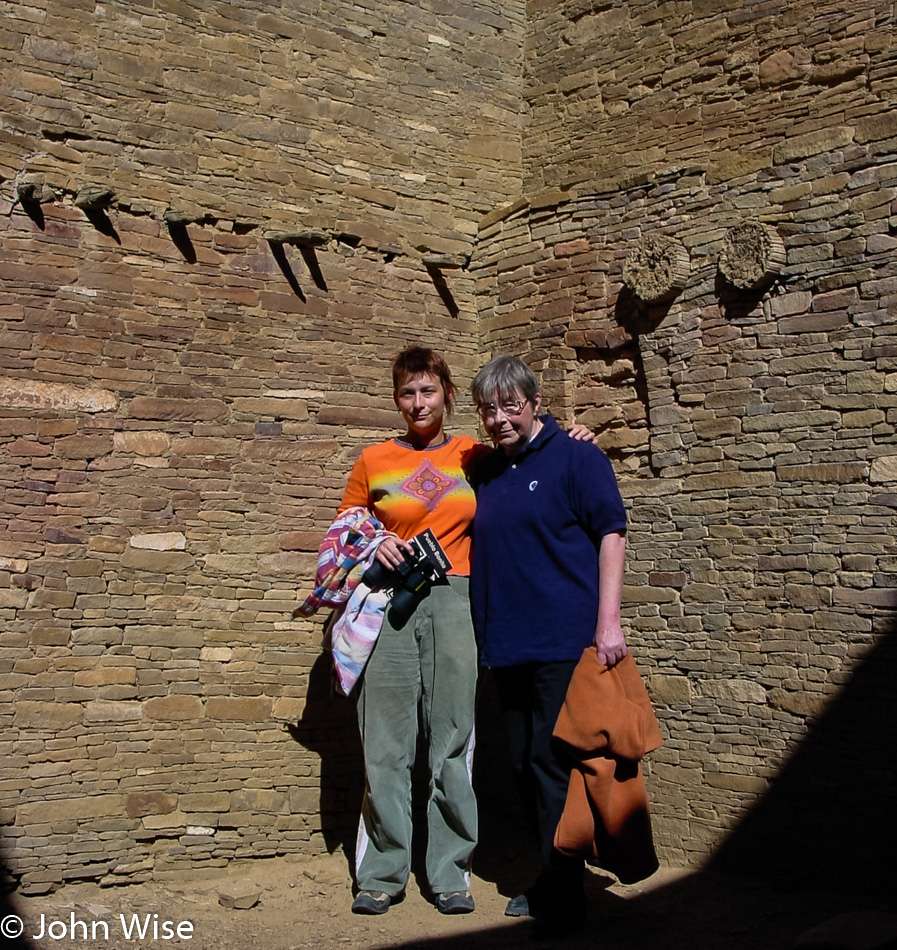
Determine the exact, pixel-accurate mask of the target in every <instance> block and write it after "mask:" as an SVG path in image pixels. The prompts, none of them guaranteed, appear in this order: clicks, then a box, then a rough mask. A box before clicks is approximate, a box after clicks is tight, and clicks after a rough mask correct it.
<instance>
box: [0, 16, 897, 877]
mask: <svg viewBox="0 0 897 950" xmlns="http://www.w3.org/2000/svg"><path fill="white" fill-rule="evenodd" d="M0 10H2V12H3V14H4V19H3V24H2V26H0V179H2V181H0V210H2V212H3V213H2V215H0V320H2V324H0V446H2V447H0V486H2V490H3V492H2V498H0V506H2V513H3V530H2V531H0V623H2V629H0V671H2V674H3V676H2V685H0V725H2V727H3V735H2V739H0V753H2V757H3V758H2V764H0V823H2V826H3V851H4V859H5V863H6V864H7V865H8V866H9V869H10V871H11V872H12V873H13V875H14V876H15V877H16V878H17V880H18V882H19V884H20V886H21V887H22V888H23V889H24V890H25V891H27V892H31V893H39V892H42V891H46V890H49V889H51V888H54V887H57V886H58V885H59V884H61V883H63V882H65V881H71V880H79V879H93V880H99V881H102V882H104V883H106V884H114V883H119V882H132V881H136V880H140V879H141V878H143V877H146V876H149V875H155V876H160V875H165V874H166V873H168V872H169V871H171V870H172V869H177V868H187V867H190V868H194V869H196V870H197V871H200V870H201V869H203V868H207V867H217V866H221V865H223V864H225V863H226V862H227V861H228V860H230V859H231V858H233V857H262V856H268V855H272V854H282V853H287V852H309V851H315V850H320V849H322V848H325V847H333V846H334V841H335V838H337V839H338V838H340V837H342V838H343V839H345V838H346V837H348V836H350V835H351V825H352V824H353V822H354V820H355V817H356V814H357V800H356V797H355V796H356V795H357V780H358V775H357V767H358V756H357V747H356V746H355V745H354V743H356V742H357V739H356V738H355V735H354V729H353V727H352V722H351V713H350V711H349V709H348V706H347V704H342V705H340V704H333V703H331V702H329V701H328V699H327V677H326V672H327V671H326V668H325V666H322V664H321V663H320V660H319V655H320V636H321V629H320V618H319V619H316V620H314V621H312V622H299V621H293V620H292V619H291V618H290V611H291V609H292V607H293V606H294V605H295V604H296V602H297V600H298V598H299V596H300V595H301V593H304V592H306V591H307V590H308V589H309V587H310V583H311V577H312V573H313V564H314V552H315V550H316V548H317V545H318V543H319V540H320V536H321V534H322V532H323V530H324V528H325V527H326V525H327V524H328V523H329V521H330V518H331V516H332V514H333V512H334V510H335V506H336V503H337V501H338V498H339V495H340V493H341V490H342V487H343V484H344V480H345V475H346V472H347V470H348V468H349V466H350V465H351V463H352V461H353V459H354V457H355V454H356V452H357V450H358V448H359V446H360V445H362V444H363V443H365V442H368V441H370V440H372V439H375V438H383V437H385V436H386V435H387V434H388V433H390V432H391V431H393V429H394V426H395V423H396V415H395V411H394V408H393V406H392V401H391V398H390V384H389V380H388V379H387V373H388V366H389V361H390V358H391V357H392V355H393V354H394V353H395V351H396V350H398V349H399V348H400V347H401V346H403V345H405V344H406V343H409V342H416V341H421V342H426V343H430V344H432V345H435V346H436V347H438V348H440V349H442V350H443V351H444V352H445V353H446V355H447V357H448V358H449V361H450V362H451V365H452V367H453V369H454V370H455V371H456V374H457V377H458V382H459V384H460V387H461V389H462V392H463V391H465V390H466V388H467V385H468V383H469V381H470V378H471V376H472V374H473V372H474V371H475V370H476V368H477V367H478V366H479V365H481V363H482V361H483V360H484V359H485V358H486V357H487V356H488V355H489V354H490V353H491V352H495V351H498V350H502V351H513V352H517V353H520V354H522V355H524V356H526V357H527V358H528V359H530V360H531V362H532V363H533V365H534V366H535V367H536V368H537V369H539V370H540V371H541V372H542V378H543V388H544V391H545V394H546V396H547V399H548V403H549V406H550V407H551V408H552V409H554V411H555V412H556V414H557V415H558V416H559V418H562V419H563V420H565V421H567V420H569V419H572V418H573V417H574V416H576V417H578V418H581V419H582V420H584V421H586V422H588V423H589V424H590V425H593V426H595V427H596V428H597V429H598V431H599V433H600V438H601V440H602V444H603V445H604V446H605V447H606V449H607V451H608V452H609V454H610V455H611V457H612V458H613V460H614V463H615V466H616V469H617V471H618V474H619V475H620V477H621V481H622V485H623V489H624V493H625V495H626V498H627V501H628V506H629V511H630V517H631V532H630V539H629V544H630V556H629V562H628V574H627V583H626V603H625V612H626V621H627V626H628V630H629V636H630V642H631V643H632V644H633V647H634V649H635V650H636V652H637V655H638V656H639V657H640V658H641V662H642V666H643V669H644V671H645V673H646V674H647V676H648V678H649V682H650V686H651V689H652V695H653V697H654V699H655V701H656V704H657V707H658V711H659V713H660V716H661V719H662V721H663V729H664V731H665V735H666V739H667V741H666V745H665V747H664V748H663V749H662V750H660V751H659V752H658V753H656V754H655V755H653V756H652V762H651V766H650V782H651V794H652V801H653V802H654V812H655V816H656V831H657V837H658V843H659V845H660V851H661V855H662V857H663V858H664V859H666V860H668V861H680V860H683V861H689V862H696V861H699V860H702V859H703V858H704V857H705V856H706V855H707V853H708V852H709V851H710V850H711V849H712V847H713V846H714V845H715V844H716V843H718V842H719V841H720V839H721V838H722V837H723V836H724V835H725V833H726V832H727V830H728V829H730V828H732V827H733V825H734V824H735V823H736V822H737V820H738V819H739V817H740V816H741V815H743V814H744V813H745V811H746V810H747V809H748V808H749V807H750V806H751V804H752V803H753V802H754V801H756V799H757V796H758V795H760V794H762V792H763V791H764V790H765V789H766V788H767V786H768V783H769V782H770V780H771V779H772V778H773V777H774V776H775V774H776V772H777V770H778V769H779V768H780V766H781V765H782V763H783V762H784V761H785V760H786V759H787V757H788V755H789V753H790V751H791V750H792V749H793V748H794V747H795V746H796V744H797V743H799V742H800V741H801V739H802V738H804V737H805V736H806V735H807V733H808V730H810V729H811V728H812V726H813V723H814V722H815V721H816V717H817V716H818V715H819V714H820V711H821V710H823V709H824V708H827V705H828V704H829V702H830V699H831V698H832V697H833V696H834V695H836V694H837V692H838V690H839V688H840V687H841V686H842V685H843V684H844V683H845V682H846V680H847V679H848V678H849V677H850V675H851V673H852V672H853V671H854V670H855V669H856V667H857V664H858V663H860V662H861V661H862V659H863V657H864V656H866V655H868V651H869V650H870V648H871V647H872V645H873V644H874V643H875V641H876V639H877V638H878V637H879V636H880V634H881V633H882V631H883V630H884V626H885V624H886V622H887V621H888V620H890V619H893V617H894V612H895V608H897V595H895V590H897V583H895V575H897V552H895V541H894V537H895V531H894V509H895V507H897V486H895V481H897V462H895V459H897V446H895V437H894V423H895V414H897V339H895V337H897V332H895V330H894V326H895V320H894V316H895V311H897V265H895V262H894V250H895V244H897V240H895V237H894V233H895V230H897V225H895V218H897V205H895V201H897V126H895V124H894V118H893V113H892V110H891V108H890V102H891V100H892V99H893V95H894V84H895V74H897V57H895V55H894V49H895V47H894V40H895V10H894V4H893V3H891V2H860V3H853V4H850V5H849V6H848V5H847V4H841V3H837V4H836V3H830V2H822V3H819V2H815V3H809V2H807V0H798V2H793V3H748V2H737V3H736V2H730V3H724V4H719V3H716V4H711V3H709V2H705V0H683V2H670V3H658V2H656V0H651V2H649V0H639V2H633V3H622V2H620V0H608V2H593V0H585V2H582V0H567V2H562V3H557V2H554V0H551V2H548V0H544V2H543V0H530V2H529V3H527V4H526V5H525V6H524V4H523V3H522V2H513V3H498V2H495V0H476V2H475V3H454V2H449V0H445V2H443V0H427V2H423V3H413V4H412V3H404V2H398V0H377V2H375V3H369V4H365V5H358V4H354V3H351V2H348V0H336V2H331V3H326V4H325V3H303V4H294V3H291V2H288V0H283V2H280V0H254V2H252V3H249V2H244V3H239V4H237V3H226V2H223V0H218V2H213V0H164V2H161V0H155V2H150V0H146V2H140V0H136V2H129V3H127V4H103V3H96V2H94V0H66V2H65V3H58V2H55V0H15V2H5V3H0ZM745 223H754V224H758V223H759V224H763V225H765V226H766V227H767V228H769V229H770V230H769V232H763V233H764V234H767V235H773V236H776V235H777V237H776V240H777V241H780V242H781V246H782V250H783V254H784V257H783V259H782V260H781V262H779V261H778V260H777V259H773V260H772V262H771V263H770V267H769V270H770V273H769V276H768V277H767V279H766V281H765V283H761V284H759V285H758V286H755V287H751V286H748V287H744V288H738V287H734V286H732V285H731V284H730V283H728V282H727V281H726V280H725V279H724V278H723V277H722V275H721V273H720V264H719V258H720V253H721V250H722V248H723V246H724V244H725V240H726V237H727V235H729V233H730V231H731V229H732V228H734V227H736V226H739V225H743V224H745ZM657 235H661V236H663V237H665V238H666V239H668V240H669V241H671V242H673V245H672V246H673V247H674V248H678V250H680V251H682V252H687V253H686V259H687V261H688V269H687V273H686V275H685V277H684V279H683V280H682V281H681V282H680V284H679V287H680V288H681V289H679V290H678V292H675V293H673V294H672V295H671V296H670V297H669V298H666V299H663V300H660V301H658V302H656V303H653V304H649V303H645V302H644V300H641V299H640V298H638V297H637V296H636V295H635V294H633V292H632V291H631V289H626V288H624V284H623V273H624V267H625V266H626V265H628V264H631V261H632V260H633V259H634V254H635V252H637V251H639V250H644V248H645V243H644V242H645V240H646V239H647V238H649V237H653V236H657ZM770 240H772V238H770ZM772 256H773V258H775V254H773V255H772ZM648 258H649V260H650V254H649V255H648ZM680 259H681V255H680ZM455 427H456V428H457V429H459V430H465V431H472V430H473V428H474V420H473V416H472V413H471V412H470V407H469V403H468V402H467V400H466V399H462V403H461V407H460V411H459V414H458V418H457V419H456V420H455ZM869 701H870V703H872V704H873V705H874V704H875V703H879V702H884V701H885V697H883V696H876V697H871V698H870V700H869ZM853 766H854V768H855V769H856V770H857V773H858V774H861V775H866V774H868V773H869V770H870V769H872V768H875V769H877V774H876V776H875V778H876V780H877V782H878V783H879V785H878V787H893V766H891V765H890V763H889V762H887V761H884V762H883V761H881V759H878V760H877V761H875V762H874V763H872V762H870V761H869V760H866V761H857V762H856V763H853ZM888 783H890V784H888ZM873 804H874V803H873ZM870 807H872V806H870ZM804 857H805V858H806V857H807V856H804ZM808 859H809V858H808Z"/></svg>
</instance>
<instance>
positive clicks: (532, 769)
mask: <svg viewBox="0 0 897 950" xmlns="http://www.w3.org/2000/svg"><path fill="white" fill-rule="evenodd" d="M576 663H577V661H576V660H562V661H557V662H551V663H523V664H520V665H515V666H502V667H493V669H492V673H493V675H494V677H495V684H496V688H497V692H498V700H499V704H500V706H501V711H502V719H503V720H504V724H505V730H506V732H507V736H508V747H509V751H510V757H511V765H512V767H513V769H514V776H515V778H516V780H517V782H518V784H519V787H520V791H521V795H522V796H523V803H524V808H525V809H526V813H527V816H528V817H529V819H530V821H531V823H532V824H533V826H534V830H535V832H536V836H537V839H538V842H539V853H540V856H541V859H542V882H543V884H546V885H548V884H550V882H551V881H553V880H555V879H562V880H563V881H564V882H565V884H564V885H563V886H566V884H567V883H569V882H570V879H571V877H572V878H577V877H578V878H579V879H580V880H581V879H582V874H583V870H584V867H585V865H584V862H583V861H582V860H580V859H578V858H573V859H571V858H568V857H565V856H563V855H561V854H560V853H559V852H557V851H555V849H554V833H555V830H556V829H557V825H558V822H559V821H560V818H561V813H562V812H563V810H564V803H565V801H566V799H567V785H568V783H569V780H570V766H569V765H568V764H565V763H564V761H563V760H562V759H561V758H560V757H559V756H558V755H557V753H556V751H555V748H554V745H553V743H552V739H551V734H552V732H553V731H554V726H555V723H556V722H557V718H558V714H559V713H560V711H561V706H562V705H563V702H564V697H565V696H566V694H567V687H568V686H569V684H570V679H571V677H572V676H573V670H574V669H575V668H576ZM571 896H573V895H571Z"/></svg>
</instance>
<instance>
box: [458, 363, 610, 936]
mask: <svg viewBox="0 0 897 950" xmlns="http://www.w3.org/2000/svg"><path fill="white" fill-rule="evenodd" d="M472 393H473V399H474V402H475V404H476V406H477V409H478V411H479V413H480V417H481V419H482V421H483V426H484V427H485V429H486V432H487V433H488V434H489V436H490V437H491V439H492V441H493V443H494V444H495V446H496V447H497V448H498V449H500V451H498V452H494V453H492V455H491V456H489V457H488V458H487V459H485V460H484V461H483V462H481V463H480V465H479V467H478V468H477V471H476V480H475V487H476V490H477V509H476V515H475V517H474V538H475V543H474V554H473V564H472V571H471V602H472V606H473V617H474V629H475V631H476V635H477V641H478V645H479V649H480V664H481V665H482V666H484V667H489V668H491V670H492V673H493V676H494V679H495V683H496V686H497V691H498V697H499V703H500V705H501V709H502V717H503V719H504V723H505V727H506V730H507V735H508V743H509V748H510V753H511V760H512V765H513V768H514V772H515V776H516V778H517V779H518V782H519V784H520V787H521V791H522V793H523V795H524V801H525V803H526V804H528V805H529V808H528V812H529V813H530V814H532V815H534V817H535V825H536V829H535V830H536V833H537V837H538V841H539V849H540V856H541V862H542V870H541V874H540V876H539V878H538V880H537V881H536V882H535V884H534V885H533V886H532V887H531V888H529V889H528V890H527V891H526V892H525V893H523V894H520V895H519V896H517V897H515V898H513V899H512V900H511V901H510V903H509V904H508V907H507V909H506V911H505V913H506V914H508V915H509V916H515V917H516V916H532V917H535V918H536V928H537V931H538V932H540V935H541V936H556V935H562V934H563V933H567V932H570V931H572V930H574V929H576V928H577V927H579V926H581V925H582V924H583V923H584V921H585V917H586V908H585V892H584V888H583V875H584V863H583V861H582V860H581V859H579V858H569V857H566V856H564V855H562V854H560V852H558V851H557V850H556V849H555V848H554V833H555V829H556V828H557V824H558V820H559V819H560V816H561V812H562V811H563V807H564V802H565V799H566V794H567V785H568V781H569V773H570V770H569V766H568V765H566V764H565V763H564V762H562V761H561V760H560V759H559V758H558V757H557V756H556V754H555V752H554V749H553V747H552V741H551V736H552V731H553V729H554V725H555V722H556V721H557V717H558V713H559V711H560V708H561V705H562V703H563V701H564V696H565V694H566V692H567V686H568V684H569V682H570V679H571V677H572V675H573V670H574V668H575V666H576V664H577V661H578V660H579V658H580V656H581V655H582V653H583V650H584V649H585V648H586V647H588V646H589V645H590V644H592V643H594V644H595V645H596V647H597V650H598V656H599V659H600V660H601V662H602V663H603V664H605V665H606V666H612V665H613V664H615V663H616V662H618V661H619V660H620V659H622V658H623V656H625V655H626V653H627V648H626V643H625V640H624V637H623V631H622V628H621V626H620V600H621V594H622V587H623V562H624V553H625V547H626V535H625V532H626V512H625V509H624V507H623V501H622V499H621V497H620V492H619V489H618V487H617V482H616V478H615V476H614V472H613V469H612V468H611V464H610V461H609V460H608V458H607V456H606V455H605V454H604V453H603V452H601V451H600V450H598V451H596V449H595V447H594V446H592V445H589V444H588V443H582V442H576V441H574V440H572V439H568V438H566V437H563V436H562V433H561V431H560V429H559V428H558V425H557V423H556V422H555V421H554V419H553V418H552V417H551V416H550V415H540V410H541V408H542V397H541V393H540V392H539V384H538V381H537V380H536V377H535V375H534V374H533V372H532V371H531V370H530V368H529V367H528V366H527V365H526V364H525V363H524V362H523V361H522V360H520V359H516V358H514V357H509V356H499V357H496V358H495V359H493V360H490V361H489V362H488V363H487V364H486V365H485V366H484V367H483V369H482V370H480V372H479V373H478V374H477V376H476V378H475V379H474V382H473V387H472Z"/></svg>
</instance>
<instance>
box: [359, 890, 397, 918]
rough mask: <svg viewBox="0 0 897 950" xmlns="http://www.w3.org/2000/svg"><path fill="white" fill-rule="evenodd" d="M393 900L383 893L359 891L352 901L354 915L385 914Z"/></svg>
mask: <svg viewBox="0 0 897 950" xmlns="http://www.w3.org/2000/svg"><path fill="white" fill-rule="evenodd" d="M391 903H392V898H391V897H390V896H389V894H384V893H383V892H382V891H359V892H358V893H357V894H356V895H355V900H354V901H352V913H353V914H385V913H386V912H387V911H388V910H389V905H390V904H391Z"/></svg>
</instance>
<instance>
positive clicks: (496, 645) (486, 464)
mask: <svg viewBox="0 0 897 950" xmlns="http://www.w3.org/2000/svg"><path fill="white" fill-rule="evenodd" d="M543 423H544V426H543V428H542V430H541V431H540V432H539V434H538V435H537V436H536V437H535V438H534V439H533V440H532V441H531V442H530V443H529V444H528V445H526V446H525V447H524V448H523V449H522V450H521V451H520V452H519V453H518V454H517V455H514V456H508V455H505V453H504V452H502V451H500V450H498V451H495V452H493V453H492V454H491V455H490V456H489V457H488V458H486V459H485V460H484V461H483V462H482V463H481V464H480V465H479V466H478V467H477V470H476V473H475V488H476V491H477V510H476V517H475V518H474V533H473V564H472V570H471V575H470V597H471V604H472V609H473V619H474V628H475V630H476V634H477V642H478V644H479V648H480V663H481V665H483V666H509V665H512V664H515V663H529V662H547V661H552V660H576V659H578V658H579V656H580V654H581V653H582V651H583V650H584V649H585V648H586V647H587V646H588V645H589V644H590V643H591V642H592V640H593V638H594V636H595V625H596V623H597V621H598V549H599V547H600V545H601V539H602V538H603V537H604V536H605V535H606V534H610V533H611V532H614V531H625V530H626V510H625V508H624V506H623V499H622V498H621V497H620V490H619V488H618V487H617V480H616V477H615V476H614V471H613V468H612V467H611V464H610V460H609V459H608V457H607V456H606V455H605V454H604V452H602V451H601V450H600V449H598V448H597V447H596V446H594V445H592V444H591V443H589V442H577V441H576V440H575V439H571V438H570V437H569V436H568V435H567V433H566V432H562V431H561V430H560V429H559V428H558V425H557V423H556V422H555V421H554V419H553V418H552V417H551V416H545V417H543Z"/></svg>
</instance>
